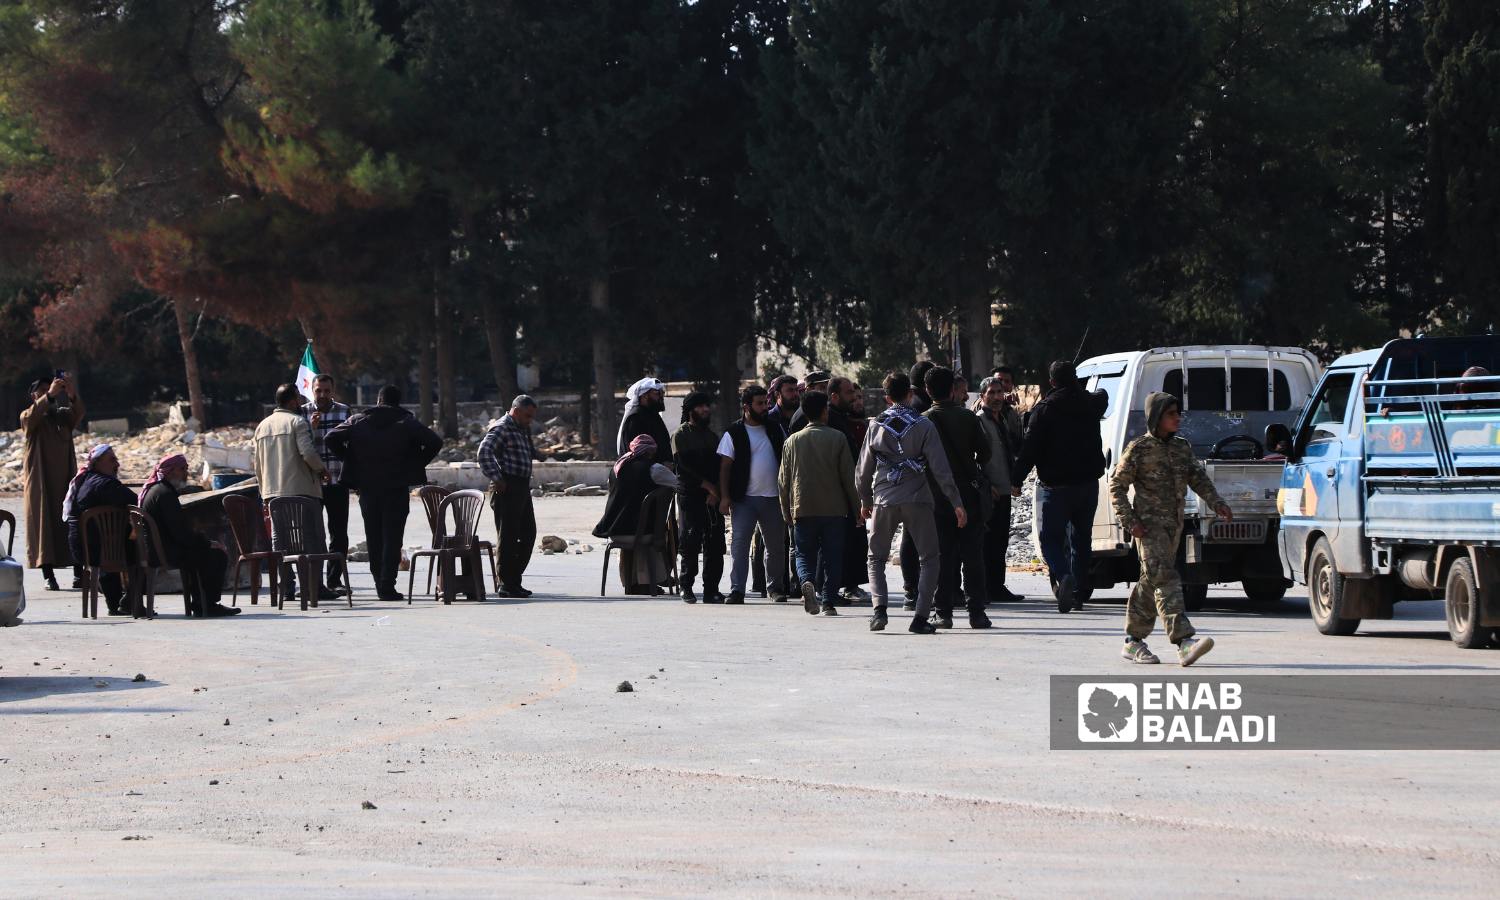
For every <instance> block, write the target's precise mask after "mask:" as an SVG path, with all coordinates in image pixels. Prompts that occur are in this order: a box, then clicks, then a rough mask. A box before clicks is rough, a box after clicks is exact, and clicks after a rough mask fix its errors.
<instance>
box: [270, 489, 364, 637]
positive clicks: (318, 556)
mask: <svg viewBox="0 0 1500 900" xmlns="http://www.w3.org/2000/svg"><path fill="white" fill-rule="evenodd" d="M266 507H267V508H268V509H269V510H270V511H271V531H272V533H273V534H280V535H281V536H282V538H283V543H284V544H285V546H284V547H283V548H282V550H281V551H279V552H280V556H281V559H280V560H279V562H280V563H282V564H290V565H294V566H296V567H297V576H298V578H297V581H298V582H299V585H298V587H299V590H300V593H301V600H302V608H303V609H307V607H308V604H309V603H311V604H312V606H313V607H314V608H316V607H317V605H318V589H319V588H320V587H321V586H322V584H323V580H322V579H321V578H315V577H313V573H315V572H316V573H319V574H321V573H322V571H323V563H325V562H328V561H329V560H334V561H336V562H340V563H344V565H345V566H347V565H348V563H347V561H346V560H345V557H344V554H343V553H339V552H336V551H329V550H328V549H327V544H326V543H325V542H324V540H323V504H322V502H321V501H319V500H318V499H316V498H314V497H272V498H271V499H270V500H269V501H267V503H266ZM346 599H347V600H348V601H349V608H350V609H353V608H354V592H353V591H350V592H349V593H348V594H347V595H346ZM278 605H279V606H281V608H282V609H285V608H286V604H285V603H278Z"/></svg>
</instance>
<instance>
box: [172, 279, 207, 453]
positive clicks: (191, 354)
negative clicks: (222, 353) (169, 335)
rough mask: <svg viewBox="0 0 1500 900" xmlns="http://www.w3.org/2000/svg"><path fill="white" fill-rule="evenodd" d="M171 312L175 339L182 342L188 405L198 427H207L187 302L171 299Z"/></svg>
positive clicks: (201, 383) (200, 378) (205, 405)
mask: <svg viewBox="0 0 1500 900" xmlns="http://www.w3.org/2000/svg"><path fill="white" fill-rule="evenodd" d="M171 302H172V312H173V314H174V315H175V316H176V317H177V339H178V341H180V342H181V344H182V368H183V373H184V374H185V375H186V376H187V390H188V405H189V406H190V407H192V410H193V418H195V419H197V420H198V427H200V428H207V427H208V403H207V401H206V400H204V398H203V376H202V375H201V374H199V372H198V350H197V348H195V347H194V346H193V320H192V318H191V317H190V316H189V315H188V308H187V304H185V303H183V302H182V301H181V300H178V299H176V298H173V299H172V301H171Z"/></svg>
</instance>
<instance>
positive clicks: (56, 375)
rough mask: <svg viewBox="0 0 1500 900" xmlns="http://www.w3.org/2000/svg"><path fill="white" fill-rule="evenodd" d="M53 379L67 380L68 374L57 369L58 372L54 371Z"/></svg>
mask: <svg viewBox="0 0 1500 900" xmlns="http://www.w3.org/2000/svg"><path fill="white" fill-rule="evenodd" d="M52 377H53V378H67V377H68V373H67V371H66V370H64V369H57V370H56V371H54V372H53V373H52Z"/></svg>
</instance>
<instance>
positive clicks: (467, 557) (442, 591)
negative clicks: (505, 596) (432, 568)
mask: <svg viewBox="0 0 1500 900" xmlns="http://www.w3.org/2000/svg"><path fill="white" fill-rule="evenodd" d="M483 509H484V494H483V493H482V492H480V491H454V492H453V493H451V494H449V495H448V496H446V497H444V498H443V502H442V503H441V504H439V505H438V511H437V527H438V531H437V533H436V534H435V535H434V540H435V542H436V544H437V547H438V558H437V563H438V595H439V596H440V597H441V598H442V601H443V602H444V603H452V602H453V598H454V597H455V596H457V594H458V592H459V589H458V575H457V572H456V564H457V562H458V560H460V559H462V560H463V561H464V568H465V573H464V574H465V575H466V576H467V577H468V579H469V590H468V591H466V593H468V594H469V599H471V600H484V599H485V590H484V566H483V563H482V562H481V561H480V556H479V554H480V550H479V544H480V541H479V539H478V537H476V534H477V532H478V531H479V515H480V511H481V510H483ZM449 511H452V513H453V531H452V532H451V533H449V531H448V513H449Z"/></svg>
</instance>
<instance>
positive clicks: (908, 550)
mask: <svg viewBox="0 0 1500 900" xmlns="http://www.w3.org/2000/svg"><path fill="white" fill-rule="evenodd" d="M944 555H946V554H944ZM921 577H922V555H921V554H920V553H918V552H917V544H916V542H915V541H913V540H912V538H911V534H910V533H909V532H908V531H907V530H906V529H905V528H902V529H901V592H902V593H903V594H905V595H906V599H908V600H915V599H917V582H918V581H919V580H920V579H921Z"/></svg>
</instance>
